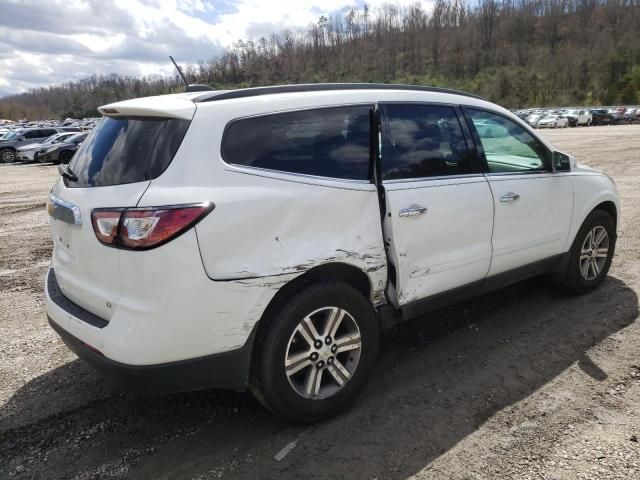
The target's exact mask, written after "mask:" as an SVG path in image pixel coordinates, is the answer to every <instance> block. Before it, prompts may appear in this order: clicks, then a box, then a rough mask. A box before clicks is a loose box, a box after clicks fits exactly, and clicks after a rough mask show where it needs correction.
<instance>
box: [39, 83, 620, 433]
mask: <svg viewBox="0 0 640 480" xmlns="http://www.w3.org/2000/svg"><path fill="white" fill-rule="evenodd" d="M100 110H101V112H102V113H103V114H104V115H105V118H104V119H103V120H101V122H100V123H99V125H98V126H97V127H96V130H95V131H94V132H93V133H92V135H91V137H90V138H89V139H88V140H87V141H85V143H84V144H83V145H82V147H80V150H79V151H78V152H77V154H76V155H75V156H74V158H73V160H72V162H71V164H70V165H69V166H63V165H61V166H60V168H59V171H60V173H61V175H62V178H60V179H59V180H58V181H57V182H56V183H55V185H54V186H53V188H52V190H51V194H50V197H49V200H48V204H47V211H48V212H49V215H50V216H51V230H52V237H53V253H52V261H51V267H50V268H49V270H48V273H47V275H46V284H45V287H44V290H45V304H46V312H47V316H48V318H49V322H50V325H51V326H52V328H53V329H55V331H56V332H58V334H59V335H60V336H61V337H62V338H63V339H64V341H65V343H66V344H67V345H68V346H69V347H70V348H71V349H72V350H73V351H75V352H76V353H77V354H78V356H79V357H81V358H83V359H85V360H86V361H88V362H90V363H92V364H93V365H94V366H96V367H97V368H98V369H101V370H103V371H104V372H105V373H107V374H110V375H111V376H113V377H115V378H118V379H119V380H121V381H122V382H123V383H125V384H128V385H129V386H130V387H132V388H137V389H141V390H145V389H147V390H152V391H153V390H156V391H158V390H160V391H167V390H170V391H171V390H196V389H206V388H212V387H221V388H222V387H224V388H229V389H233V390H238V391H244V390H246V389H247V388H249V389H251V391H252V392H253V393H254V394H255V396H256V398H258V399H259V401H261V402H262V403H263V404H264V405H266V406H267V407H268V408H269V409H270V410H271V411H273V412H275V413H277V414H280V415H282V416H284V417H286V418H288V419H290V420H293V421H296V422H311V421H316V420H319V419H323V418H327V417H330V416H332V415H335V414H337V413H338V412H340V411H342V410H344V409H345V408H346V407H347V406H348V405H350V404H351V402H352V401H353V400H354V399H355V398H356V396H357V395H358V393H359V392H360V391H361V390H362V388H363V387H364V386H365V384H366V382H367V380H368V378H369V377H370V376H371V375H372V374H384V368H374V367H375V359H376V354H377V350H378V341H379V338H380V336H381V335H384V331H385V329H386V328H389V327H390V326H392V325H393V324H394V323H395V322H398V321H401V320H408V319H411V318H420V317H422V318H425V317H424V315H425V314H426V313H427V312H429V311H432V310H433V309H435V308H438V307H442V306H444V305H446V304H449V303H454V302H458V301H460V300H462V299H465V298H469V297H471V296H473V295H479V294H481V293H484V292H487V291H490V290H493V289H496V288H500V287H502V286H505V285H507V284H509V283H513V282H516V281H520V280H522V279H524V278H526V277H529V276H533V275H540V274H549V275H552V276H553V277H554V278H555V279H556V281H557V282H558V285H560V286H562V287H563V288H565V289H567V290H569V291H571V292H574V293H579V294H585V293H587V292H589V291H592V290H593V289H595V288H596V287H597V286H598V285H599V284H600V283H601V282H602V281H603V280H604V279H605V277H606V275H607V271H608V270H609V267H610V265H611V261H612V258H613V255H614V250H615V244H616V238H617V233H616V231H617V225H618V211H619V198H618V194H617V192H616V187H615V184H614V182H613V181H612V180H611V179H610V178H608V177H607V176H606V175H604V174H602V173H601V172H598V171H596V170H594V169H591V168H588V167H585V166H581V165H579V164H577V163H576V160H575V158H573V157H570V156H569V155H566V154H564V153H562V152H560V151H558V150H557V149H555V148H554V147H553V146H552V145H550V144H549V143H548V142H546V141H545V140H544V139H543V138H540V137H538V135H537V134H536V132H535V131H533V130H532V129H531V128H530V127H528V126H526V125H525V124H523V122H522V121H520V120H519V119H518V118H517V117H516V116H514V115H513V114H511V113H510V112H509V111H508V110H506V109H504V108H502V107H499V106H498V105H495V104H492V103H490V102H488V101H486V100H484V99H482V98H479V97H477V96H475V95H470V94H462V93H460V92H455V91H449V90H444V89H430V88H425V87H412V86H406V85H405V86H400V85H389V84H384V85H376V84H356V85H348V84H338V85H331V84H320V85H291V86H284V87H265V88H252V89H245V90H242V89H241V90H230V91H208V92H207V91H203V92H197V93H196V92H194V93H186V94H176V95H167V96H159V97H152V98H144V99H133V100H127V101H123V102H118V103H114V104H111V105H107V106H104V107H101V109H100ZM476 125H478V126H479V127H476ZM493 125H500V126H501V127H502V128H501V129H500V132H508V134H506V135H504V136H496V134H495V130H494V129H493ZM201 152H206V155H202V154H199V153H201ZM318 212H324V214H318ZM257 224H260V228H256V225H257ZM596 300H597V299H596ZM451 381H452V382H455V381H456V379H455V378H452V379H451ZM424 383H425V384H427V383H428V379H427V378H425V380H424ZM425 395H428V392H427V393H425Z"/></svg>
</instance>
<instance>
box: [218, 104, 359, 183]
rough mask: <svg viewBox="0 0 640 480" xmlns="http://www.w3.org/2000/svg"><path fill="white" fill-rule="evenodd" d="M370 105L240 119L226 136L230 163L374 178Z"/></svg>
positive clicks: (224, 146) (224, 149) (226, 155)
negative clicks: (370, 169) (370, 161)
mask: <svg viewBox="0 0 640 480" xmlns="http://www.w3.org/2000/svg"><path fill="white" fill-rule="evenodd" d="M370 109H371V107H369V106H353V107H336V108H322V109H315V110H303V111H298V112H287V113H278V114H274V115H264V116H259V117H252V118H245V119H241V120H237V121H235V122H233V123H231V124H230V125H229V127H228V128H227V131H226V134H225V136H224V139H223V141H222V156H223V158H224V159H225V161H226V162H228V163H233V164H237V165H244V166H247V167H258V168H267V169H270V170H279V171H283V172H292V173H303V174H307V175H318V176H322V177H333V178H344V179H352V180H366V179H368V178H369V158H370V155H369V151H370V148H369V145H370V138H371V137H370V125H369V123H370V122H369V111H370Z"/></svg>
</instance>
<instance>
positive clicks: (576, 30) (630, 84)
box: [0, 0, 640, 118]
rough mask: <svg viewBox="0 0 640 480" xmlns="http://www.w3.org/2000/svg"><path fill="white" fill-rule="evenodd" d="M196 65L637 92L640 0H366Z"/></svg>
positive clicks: (7, 106)
mask: <svg viewBox="0 0 640 480" xmlns="http://www.w3.org/2000/svg"><path fill="white" fill-rule="evenodd" d="M202 57H203V58H207V57H208V54H207V52H202ZM167 61H168V59H167ZM187 75H188V77H189V80H190V82H198V83H207V84H209V85H212V86H214V87H218V88H231V87H238V86H255V85H268V84H282V83H305V82H346V81H349V82H351V81H358V82H392V83H412V84H419V85H435V86H446V87H452V88H458V89H461V90H466V91H469V92H474V93H477V94H480V95H482V96H484V97H487V98H488V99H490V100H492V101H495V102H498V103H500V104H503V105H505V106H507V107H524V106H529V105H559V104H563V105H568V104H584V105H594V104H615V103H621V104H638V103H640V0H502V1H498V0H480V1H479V2H476V1H473V2H464V1H459V0H437V1H436V2H435V5H434V7H433V9H432V10H424V9H423V8H421V7H420V6H419V5H417V4H416V6H413V7H410V8H406V9H401V8H399V7H394V6H392V5H388V6H386V7H384V8H381V9H380V10H376V11H370V10H369V9H368V8H367V7H364V8H363V9H361V10H351V11H348V12H347V13H346V14H344V15H334V16H331V17H329V18H326V17H320V19H319V20H318V22H317V24H315V25H312V26H310V27H309V28H308V29H306V30H305V31H282V32H275V33H274V34H272V35H271V36H270V37H268V38H260V39H257V40H246V41H245V40H241V41H238V42H237V43H236V44H234V45H233V46H232V47H231V48H229V49H228V50H227V51H226V52H225V53H224V54H223V55H221V56H219V57H217V58H214V59H211V60H209V61H206V62H201V63H200V64H199V65H195V66H190V67H189V68H187ZM181 88H182V87H181V86H180V85H179V84H178V83H177V78H168V79H167V78H142V79H134V78H123V77H119V76H116V75H113V76H109V77H107V78H95V77H94V78H90V79H87V80H84V81H81V82H76V83H68V84H64V85H61V86H57V87H51V88H46V89H40V90H35V91H30V92H28V93H25V94H21V95H17V96H13V97H7V98H3V99H0V117H13V118H15V117H17V116H26V117H43V116H48V115H54V116H58V117H67V116H71V117H82V116H90V115H95V114H96V107H97V106H98V105H101V104H104V103H108V102H111V101H114V100H119V99H126V98H131V97H135V96H142V95H151V94H157V93H162V92H170V91H179V90H180V89H181Z"/></svg>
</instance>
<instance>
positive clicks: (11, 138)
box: [2, 132, 20, 140]
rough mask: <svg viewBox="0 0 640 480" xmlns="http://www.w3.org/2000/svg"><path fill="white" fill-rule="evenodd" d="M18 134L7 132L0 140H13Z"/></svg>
mask: <svg viewBox="0 0 640 480" xmlns="http://www.w3.org/2000/svg"><path fill="white" fill-rule="evenodd" d="M19 133H20V132H7V133H6V134H5V135H4V137H2V140H13V139H14V138H16V137H17V136H18V134H19Z"/></svg>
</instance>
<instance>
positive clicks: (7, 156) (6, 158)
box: [0, 149, 16, 163]
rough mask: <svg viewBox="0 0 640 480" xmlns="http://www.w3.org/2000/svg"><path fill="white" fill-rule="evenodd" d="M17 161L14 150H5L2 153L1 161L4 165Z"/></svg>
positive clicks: (0, 155)
mask: <svg viewBox="0 0 640 480" xmlns="http://www.w3.org/2000/svg"><path fill="white" fill-rule="evenodd" d="M15 159H16V154H15V153H14V152H13V150H9V149H7V150H3V151H2V153H1V154H0V160H2V161H3V162H4V163H10V162H13V161H15Z"/></svg>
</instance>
